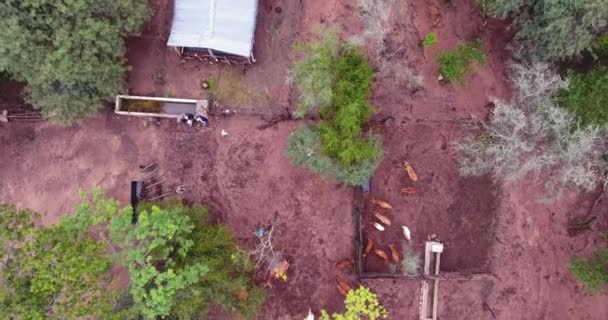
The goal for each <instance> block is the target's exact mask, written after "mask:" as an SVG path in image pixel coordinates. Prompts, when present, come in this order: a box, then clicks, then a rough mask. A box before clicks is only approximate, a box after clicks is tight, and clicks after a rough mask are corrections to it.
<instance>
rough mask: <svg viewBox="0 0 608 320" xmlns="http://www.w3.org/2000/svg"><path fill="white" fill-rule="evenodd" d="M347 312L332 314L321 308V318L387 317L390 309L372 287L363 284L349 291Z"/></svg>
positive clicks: (329, 319)
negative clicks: (382, 303)
mask: <svg viewBox="0 0 608 320" xmlns="http://www.w3.org/2000/svg"><path fill="white" fill-rule="evenodd" d="M344 306H345V307H346V312H345V313H343V314H338V313H334V314H332V315H331V316H330V315H329V314H328V313H327V311H325V310H321V320H332V319H333V320H361V319H369V320H376V319H386V318H387V317H388V311H386V309H384V307H383V306H382V305H381V304H380V302H379V301H378V297H377V296H376V294H375V293H373V292H372V291H371V290H370V289H368V288H366V287H364V286H361V287H359V288H357V289H352V290H350V291H349V292H348V295H347V296H346V299H345V300H344Z"/></svg>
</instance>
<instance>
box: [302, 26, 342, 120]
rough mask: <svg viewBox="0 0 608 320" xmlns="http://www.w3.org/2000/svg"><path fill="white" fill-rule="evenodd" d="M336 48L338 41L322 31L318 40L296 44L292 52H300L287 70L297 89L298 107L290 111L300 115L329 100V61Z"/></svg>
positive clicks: (335, 52)
mask: <svg viewBox="0 0 608 320" xmlns="http://www.w3.org/2000/svg"><path fill="white" fill-rule="evenodd" d="M339 48H340V43H339V41H338V39H337V38H336V36H335V35H334V34H333V33H331V32H327V33H325V37H324V38H322V39H321V40H320V41H312V42H310V43H307V44H303V43H301V42H299V43H297V44H296V52H298V53H299V54H301V55H303V57H302V58H301V59H300V60H298V61H296V62H295V63H294V65H293V72H292V74H291V77H292V79H291V80H292V81H294V82H295V83H296V84H297V86H298V90H299V91H300V102H299V103H298V110H297V111H296V113H295V114H294V115H295V116H296V117H299V118H301V117H303V116H304V114H306V112H307V111H308V110H310V109H313V108H322V107H325V106H327V105H329V104H330V103H331V100H332V98H333V83H334V76H335V74H334V72H333V64H334V62H335V59H336V57H337V54H338V50H339Z"/></svg>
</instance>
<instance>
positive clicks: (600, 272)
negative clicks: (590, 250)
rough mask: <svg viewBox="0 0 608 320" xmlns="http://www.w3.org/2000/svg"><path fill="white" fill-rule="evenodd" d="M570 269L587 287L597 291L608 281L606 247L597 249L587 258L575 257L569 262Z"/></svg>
mask: <svg viewBox="0 0 608 320" xmlns="http://www.w3.org/2000/svg"><path fill="white" fill-rule="evenodd" d="M570 271H571V272H572V273H573V274H574V276H575V277H576V279H578V281H580V282H581V283H582V284H583V285H584V286H585V287H587V289H589V290H591V291H592V292H593V293H599V292H600V291H601V289H602V287H604V285H606V283H608V249H605V248H600V249H597V250H596V251H595V253H594V255H593V257H591V258H589V259H584V258H579V257H575V258H574V259H572V261H571V262H570Z"/></svg>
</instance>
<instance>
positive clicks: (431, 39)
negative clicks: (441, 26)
mask: <svg viewBox="0 0 608 320" xmlns="http://www.w3.org/2000/svg"><path fill="white" fill-rule="evenodd" d="M436 43H437V35H436V34H435V32H431V33H429V34H427V35H426V36H424V38H422V46H423V47H430V46H432V45H434V44H436Z"/></svg>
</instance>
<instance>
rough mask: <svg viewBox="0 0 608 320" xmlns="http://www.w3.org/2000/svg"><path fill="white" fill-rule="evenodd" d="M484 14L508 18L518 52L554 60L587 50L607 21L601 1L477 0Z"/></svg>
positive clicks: (607, 15)
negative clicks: (510, 20)
mask: <svg viewBox="0 0 608 320" xmlns="http://www.w3.org/2000/svg"><path fill="white" fill-rule="evenodd" d="M478 1H479V2H480V4H481V6H482V9H483V10H484V12H486V13H487V14H490V15H493V16H496V17H500V18H511V19H512V25H513V27H514V30H515V31H516V35H515V40H516V41H517V43H518V45H517V49H518V51H520V53H523V54H527V55H530V56H531V58H532V59H533V60H541V61H554V60H561V59H564V58H567V57H571V56H574V55H577V54H580V53H581V52H582V51H584V50H586V49H589V48H590V46H591V44H592V42H593V40H594V38H595V37H596V36H597V34H598V31H599V30H598V29H599V28H598V26H601V25H602V24H603V21H604V20H605V19H607V18H608V6H607V5H606V2H605V1H604V0H577V1H561V0H530V1H523V0H517V1H513V0H478Z"/></svg>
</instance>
